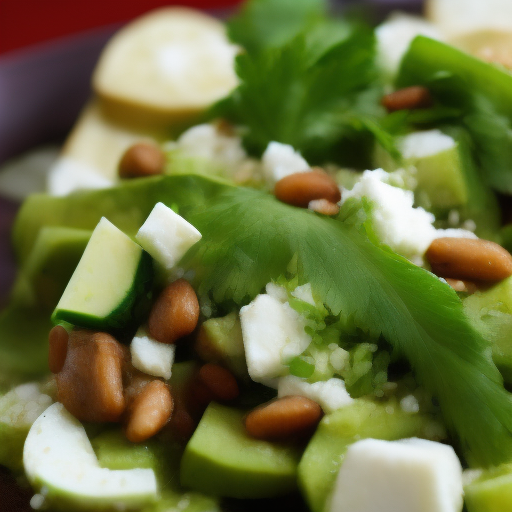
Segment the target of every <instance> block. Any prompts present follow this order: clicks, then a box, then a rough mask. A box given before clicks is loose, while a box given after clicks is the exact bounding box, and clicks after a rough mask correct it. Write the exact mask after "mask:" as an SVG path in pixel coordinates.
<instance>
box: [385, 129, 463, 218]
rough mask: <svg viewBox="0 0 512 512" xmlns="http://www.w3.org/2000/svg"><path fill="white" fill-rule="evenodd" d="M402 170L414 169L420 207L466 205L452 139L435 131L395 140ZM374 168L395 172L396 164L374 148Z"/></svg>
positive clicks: (457, 154) (460, 167)
mask: <svg viewBox="0 0 512 512" xmlns="http://www.w3.org/2000/svg"><path fill="white" fill-rule="evenodd" d="M399 148H400V149H401V151H402V155H403V162H400V163H401V164H403V165H404V166H405V168H406V169H407V168H410V167H411V166H412V167H413V168H414V177H415V179H416V181H417V190H416V192H417V193H418V195H419V197H420V199H423V200H422V201H420V204H421V203H423V204H421V205H422V206H428V207H432V208H454V207H457V206H461V205H464V204H466V203H467V201H468V195H469V191H468V186H467V183H466V179H465V175H464V169H463V167H462V162H461V158H460V153H459V148H458V146H457V143H456V142H455V140H453V139H452V138H451V137H449V136H448V135H445V134H443V133H442V132H440V131H439V130H428V131H422V132H413V133H411V134H409V135H406V136H404V137H402V138H401V139H400V140H399ZM375 160H376V164H377V167H383V168H384V169H386V170H388V171H393V170H396V169H397V168H398V167H399V163H398V162H395V161H393V159H392V158H391V156H390V155H389V154H388V153H386V152H385V150H384V149H383V148H382V147H381V146H377V148H376V155H375Z"/></svg>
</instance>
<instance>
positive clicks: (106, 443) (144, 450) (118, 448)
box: [91, 363, 220, 512]
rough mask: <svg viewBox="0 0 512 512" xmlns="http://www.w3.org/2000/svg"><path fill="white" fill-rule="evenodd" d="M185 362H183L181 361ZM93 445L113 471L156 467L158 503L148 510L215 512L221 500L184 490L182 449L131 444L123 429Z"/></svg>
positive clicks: (162, 444) (100, 459) (161, 444)
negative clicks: (180, 470) (181, 469)
mask: <svg viewBox="0 0 512 512" xmlns="http://www.w3.org/2000/svg"><path fill="white" fill-rule="evenodd" d="M181 364H183V363H181ZM91 445H92V447H93V449H94V452H95V453H96V456H97V457H98V462H99V465H100V466H101V467H102V468H108V469H112V470H126V469H137V468H139V469H152V470H153V471H154V472H155V475H156V477H157V481H158V489H159V491H160V496H159V498H158V502H156V503H151V504H150V505H147V506H146V507H144V508H143V509H142V510H143V511H144V512H168V511H169V510H171V509H178V508H179V510H180V511H183V512H215V511H217V510H219V512H220V507H219V506H218V503H217V500H216V499H215V498H211V497H208V496H204V495H202V494H200V493H196V492H184V491H183V490H182V489H181V488H180V486H179V483H178V481H179V463H180V459H181V452H182V450H181V449H180V448H179V447H178V446H176V445H174V444H172V443H168V442H161V441H157V440H154V439H153V440H149V441H146V442H144V443H137V444H135V443H131V442H130V441H128V440H127V439H126V437H125V435H124V434H123V432H122V431H121V430H117V429H116V430H107V431H105V432H102V433H101V434H99V435H98V436H96V437H95V438H94V439H92V441H91Z"/></svg>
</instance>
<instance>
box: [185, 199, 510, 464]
mask: <svg viewBox="0 0 512 512" xmlns="http://www.w3.org/2000/svg"><path fill="white" fill-rule="evenodd" d="M189 220H190V221H191V222H192V223H193V224H194V225H195V226H196V227H197V228H198V229H199V230H200V231H201V232H202V233H203V239H202V240H201V242H200V243H199V244H197V245H196V248H195V249H193V250H192V251H191V252H190V253H189V254H188V256H187V259H186V265H189V266H190V267H191V268H194V270H195V271H196V273H197V275H196V277H197V285H198V287H199V288H198V289H199V293H200V294H208V295H209V296H210V297H211V298H212V299H213V300H214V301H215V302H220V303H222V302H228V303H229V302H231V303H233V302H234V303H236V304H238V305H241V304H243V303H246V302H247V301H249V300H251V299H252V298H253V297H254V296H255V295H256V294H258V293H259V292H260V291H261V290H262V289H263V287H264V285H265V284H266V283H267V282H268V281H270V280H271V279H276V278H278V277H279V276H280V275H282V274H283V273H284V272H285V271H286V268H287V265H288V264H289V262H290V261H291V260H292V259H296V262H297V276H298V282H299V284H303V283H306V282H309V283H311V286H312V290H313V293H314V295H315V297H317V298H318V299H320V300H322V301H323V302H324V303H325V305H326V306H327V307H328V308H329V310H330V311H331V312H332V313H333V314H334V315H338V314H341V315H342V317H346V318H349V319H350V321H351V322H353V323H354V325H355V326H356V327H358V328H359V329H361V330H363V331H364V332H365V333H366V334H368V336H370V337H371V338H373V339H377V338H378V337H379V336H381V335H382V336H383V337H384V339H385V340H386V341H388V342H389V343H390V344H391V345H392V346H393V348H394V350H396V351H398V353H401V354H403V355H404V356H405V357H406V358H407V359H408V361H409V362H410V364H411V366H412V368H413V369H414V371H415V373H416V375H417V377H418V379H419V380H420V382H422V383H423V384H424V386H425V387H426V388H427V390H428V391H429V392H431V393H432V394H433V395H434V396H435V397H436V398H437V400H438V401H439V404H440V406H441V409H442V412H443V415H444V418H445V421H446V423H447V425H448V426H449V427H450V428H451V429H452V431H453V432H454V433H456V434H457V436H458V439H459V442H460V445H461V448H462V449H463V450H464V453H465V455H466V458H467V459H468V460H469V461H470V462H473V463H476V464H479V465H489V464H497V463H499V462H502V461H504V460H507V459H509V458H510V457H511V456H512V399H511V395H510V394H509V393H507V392H506V391H505V389H504V388H503V385H502V380H501V376H500V374H499V372H498V370H497V369H496V367H495V366H494V364H493V363H492V362H491V360H490V359H489V357H488V355H487V352H486V347H487V343H486V342H485V340H484V339H483V338H482V337H481V335H480V334H479V333H478V332H476V331H475V330H474V329H473V328H472V327H471V326H470V324H469V322H468V319H467V318H466V317H465V314H464V311H463V308H462V304H461V301H460V300H459V298H458V297H457V295H456V293H455V292H454V291H452V290H451V289H450V288H449V287H448V286H447V285H446V284H444V283H442V282H441V281H439V279H437V278H436V277H435V276H434V275H432V274H430V273H429V272H427V271H425V270H424V269H421V268H418V267H415V266H414V265H412V264H411V263H409V262H408V261H406V260H405V259H403V258H401V257H400V256H397V255H395V254H393V253H392V252H391V251H389V250H384V249H382V248H380V247H377V246H375V245H374V244H372V243H371V242H369V241H368V240H367V239H366V238H365V237H364V236H362V235H361V234H360V233H359V232H358V231H357V230H356V229H354V228H352V227H351V226H347V225H345V224H344V223H343V222H340V221H337V220H334V219H326V218H322V217H320V216H318V215H316V214H313V213H312V212H309V211H307V210H301V209H297V208H293V207H290V206H288V205H285V204H282V203H279V202H278V201H277V200H276V199H275V198H273V197H272V196H269V195H265V194H263V193H261V192H257V191H253V190H248V189H230V190H226V192H225V193H224V194H221V195H220V196H217V198H216V199H215V200H214V201H213V202H212V203H211V204H210V206H209V208H208V209H207V210H206V211H204V212H203V213H193V212H191V215H190V217H189Z"/></svg>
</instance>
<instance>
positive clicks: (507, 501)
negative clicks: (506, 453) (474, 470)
mask: <svg viewBox="0 0 512 512" xmlns="http://www.w3.org/2000/svg"><path fill="white" fill-rule="evenodd" d="M464 501H465V503H466V508H467V510H468V512H498V511H499V512H505V511H506V510H512V464H503V465H501V466H498V467H496V468H491V469H488V470H484V471H483V472H482V474H481V475H480V476H479V477H478V478H476V479H475V480H473V481H472V482H470V483H469V484H466V485H465V486H464Z"/></svg>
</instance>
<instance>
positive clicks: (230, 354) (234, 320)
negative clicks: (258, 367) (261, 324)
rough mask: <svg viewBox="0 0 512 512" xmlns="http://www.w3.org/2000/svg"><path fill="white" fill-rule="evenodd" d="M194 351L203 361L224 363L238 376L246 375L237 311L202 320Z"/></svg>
mask: <svg viewBox="0 0 512 512" xmlns="http://www.w3.org/2000/svg"><path fill="white" fill-rule="evenodd" d="M195 348H196V352H197V353H198V355H199V357H201V359H203V360H205V361H210V362H215V363H224V364H225V365H226V366H227V367H228V368H229V369H230V370H231V371H232V372H233V373H234V374H235V375H237V376H238V377H242V378H243V377H247V364H246V362H245V350H244V342H243V338H242V327H241V325H240V318H239V316H238V313H236V312H234V311H233V312H232V313H229V314H228V315H226V316H224V317H221V318H210V319H208V320H206V321H205V322H203V324H202V325H201V328H200V330H199V334H198V336H197V343H196V346H195Z"/></svg>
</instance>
